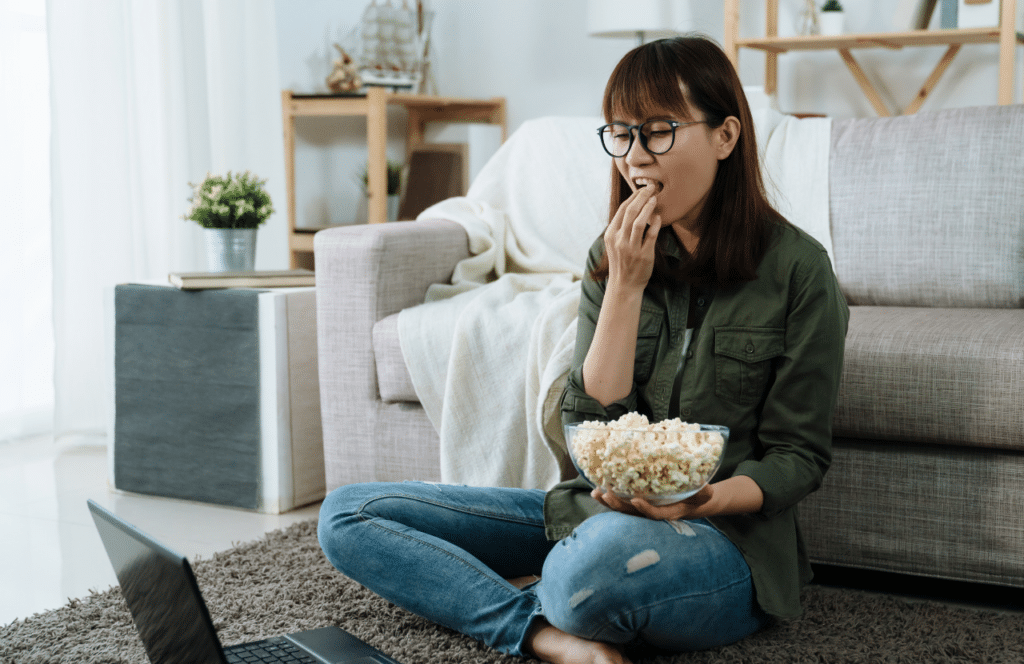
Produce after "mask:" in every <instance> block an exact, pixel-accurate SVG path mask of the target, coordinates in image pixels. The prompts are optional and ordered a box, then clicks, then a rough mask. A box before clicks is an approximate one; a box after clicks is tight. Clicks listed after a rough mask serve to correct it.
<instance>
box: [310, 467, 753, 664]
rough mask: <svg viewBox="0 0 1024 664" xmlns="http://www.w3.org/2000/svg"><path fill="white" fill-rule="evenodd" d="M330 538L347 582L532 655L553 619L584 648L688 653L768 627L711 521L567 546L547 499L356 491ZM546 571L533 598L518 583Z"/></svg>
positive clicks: (604, 530)
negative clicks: (549, 526)
mask: <svg viewBox="0 0 1024 664" xmlns="http://www.w3.org/2000/svg"><path fill="white" fill-rule="evenodd" d="M319 538H320V545H321V547H322V548H323V550H324V553H325V554H326V555H327V558H328V560H330V562H331V563H332V564H333V565H334V566H335V567H336V568H337V569H338V570H340V571H341V572H342V573H343V574H345V575H346V576H348V577H350V578H352V579H354V580H356V581H358V582H359V583H361V584H363V585H364V586H366V587H367V588H369V589H370V590H372V591H374V592H375V593H377V594H379V595H380V596H382V597H384V598H385V599H387V600H389V601H391V602H393V603H395V604H397V605H399V606H401V607H403V608H405V609H407V610H409V611H412V612H413V613H416V614H418V615H421V616H423V617H426V618H428V619H430V620H432V621H433V622H436V623H438V624H441V625H444V626H446V627H449V628H451V629H454V630H457V631H460V632H462V633H464V634H467V635H469V636H472V637H474V638H476V639H479V640H481V641H483V642H484V643H486V644H487V645H489V646H491V647H493V648H496V649H498V650H500V651H502V652H506V653H510V654H516V655H522V654H531V653H530V652H529V648H528V646H529V645H530V644H528V643H527V641H528V640H530V639H532V638H533V637H534V636H535V632H536V629H533V630H531V627H536V626H537V624H538V623H539V622H540V621H539V619H540V618H541V617H543V618H544V619H546V620H547V622H548V623H550V624H551V625H553V626H554V627H556V628H558V629H559V630H562V631H563V632H567V633H568V634H570V635H574V636H577V637H581V638H583V639H588V640H594V641H601V642H608V643H614V644H629V643H633V642H643V643H646V644H649V645H653V646H656V647H659V648H666V649H669V650H678V651H682V650H695V649H701V648H707V647H712V646H715V645H720V644H723V643H730V642H733V641H736V640H738V639H740V638H743V637H744V636H746V635H748V634H750V633H752V632H754V631H755V630H757V629H758V628H759V627H760V626H761V625H763V624H764V621H765V617H764V614H763V613H762V612H761V611H760V609H759V608H758V607H757V606H756V603H755V602H754V599H753V589H752V585H751V581H750V571H749V569H748V568H747V565H746V562H745V561H744V560H743V558H742V556H741V555H740V553H739V551H738V550H736V548H735V546H734V545H733V544H732V543H731V542H729V540H728V539H726V538H725V536H724V535H722V534H721V533H719V532H718V531H717V530H716V529H715V528H713V527H712V526H711V525H709V524H707V523H706V522H701V521H697V522H678V523H668V522H664V521H651V520H649V519H644V518H642V517H633V516H627V515H623V514H619V513H615V512H609V513H605V514H599V515H597V516H595V517H591V518H590V519H588V520H587V521H585V522H584V523H583V524H581V525H580V526H579V527H578V528H577V529H576V530H575V531H574V532H573V534H572V535H571V536H570V537H567V538H565V539H564V540H562V541H561V542H558V543H555V542H550V541H548V540H547V539H546V538H545V536H544V492H543V491H539V490H527V489H508V488H478V487H464V486H452V485H442V484H427V483H420V482H404V483H393V484H392V483H374V484H354V485H348V486H344V487H341V488H339V489H337V490H335V491H333V492H332V493H331V494H330V495H329V496H328V497H327V499H326V500H325V501H324V504H323V507H322V508H321V512H320V524H319ZM542 572H543V573H542ZM535 574H536V575H541V574H542V576H543V580H542V581H541V582H539V583H534V584H531V585H528V586H526V587H524V588H518V587H516V586H515V585H513V584H511V583H509V582H508V581H506V579H509V578H513V577H523V576H529V575H535Z"/></svg>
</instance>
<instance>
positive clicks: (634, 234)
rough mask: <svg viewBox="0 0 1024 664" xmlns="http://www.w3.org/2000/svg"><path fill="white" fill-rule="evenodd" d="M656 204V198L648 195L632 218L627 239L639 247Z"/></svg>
mask: <svg viewBox="0 0 1024 664" xmlns="http://www.w3.org/2000/svg"><path fill="white" fill-rule="evenodd" d="M645 188H646V187H645ZM657 205H658V199H657V198H656V197H654V196H649V197H648V198H647V200H646V202H644V205H643V207H641V208H640V211H639V212H638V213H637V215H636V218H635V219H633V223H632V227H631V228H630V231H629V241H630V243H632V244H633V245H634V246H637V247H640V246H642V245H643V243H644V237H645V236H644V234H645V233H646V232H647V228H648V227H649V226H650V225H651V218H652V217H653V216H654V208H655V207H657Z"/></svg>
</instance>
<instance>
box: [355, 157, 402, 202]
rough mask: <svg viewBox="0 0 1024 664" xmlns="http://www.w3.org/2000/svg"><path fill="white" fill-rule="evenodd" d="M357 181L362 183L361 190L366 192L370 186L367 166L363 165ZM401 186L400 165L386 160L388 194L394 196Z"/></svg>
mask: <svg viewBox="0 0 1024 664" xmlns="http://www.w3.org/2000/svg"><path fill="white" fill-rule="evenodd" d="M359 182H360V183H361V184H362V185H363V191H364V192H366V191H367V189H368V188H369V186H370V169H369V167H368V166H365V167H363V172H362V173H360V175H359ZM401 188H402V165H401V164H399V163H397V162H394V161H391V160H388V196H395V195H397V194H398V192H399V191H400V190H401Z"/></svg>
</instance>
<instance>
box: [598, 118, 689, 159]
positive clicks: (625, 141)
mask: <svg viewBox="0 0 1024 664" xmlns="http://www.w3.org/2000/svg"><path fill="white" fill-rule="evenodd" d="M695 124H707V121H705V120H699V121H695V122H676V121H675V120H648V121H647V122H644V123H643V124H638V125H628V124H626V123H625V122H613V123H611V124H606V125H604V126H602V127H598V128H597V135H598V136H600V138H601V146H602V147H604V151H605V152H607V153H608V154H609V155H611V156H612V157H615V158H619V157H625V156H626V155H627V154H629V149H630V148H631V147H633V139H634V138H636V137H637V136H639V137H640V145H642V146H643V148H644V150H647V151H648V152H650V153H651V154H665V153H666V152H668V151H669V150H671V149H672V146H673V145H675V142H676V129H678V128H679V127H689V126H690V125H695ZM634 129H635V130H636V133H635V134H634V133H633V130H634Z"/></svg>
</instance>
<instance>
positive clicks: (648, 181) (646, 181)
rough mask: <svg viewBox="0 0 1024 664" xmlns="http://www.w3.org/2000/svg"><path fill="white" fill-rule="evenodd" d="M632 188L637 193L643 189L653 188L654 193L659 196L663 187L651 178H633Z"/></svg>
mask: <svg viewBox="0 0 1024 664" xmlns="http://www.w3.org/2000/svg"><path fill="white" fill-rule="evenodd" d="M633 186H634V187H635V188H636V190H637V191H639V190H640V189H642V188H643V187H654V193H656V194H660V193H661V190H662V188H663V187H664V185H662V183H660V182H658V181H657V180H654V179H652V178H633Z"/></svg>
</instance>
